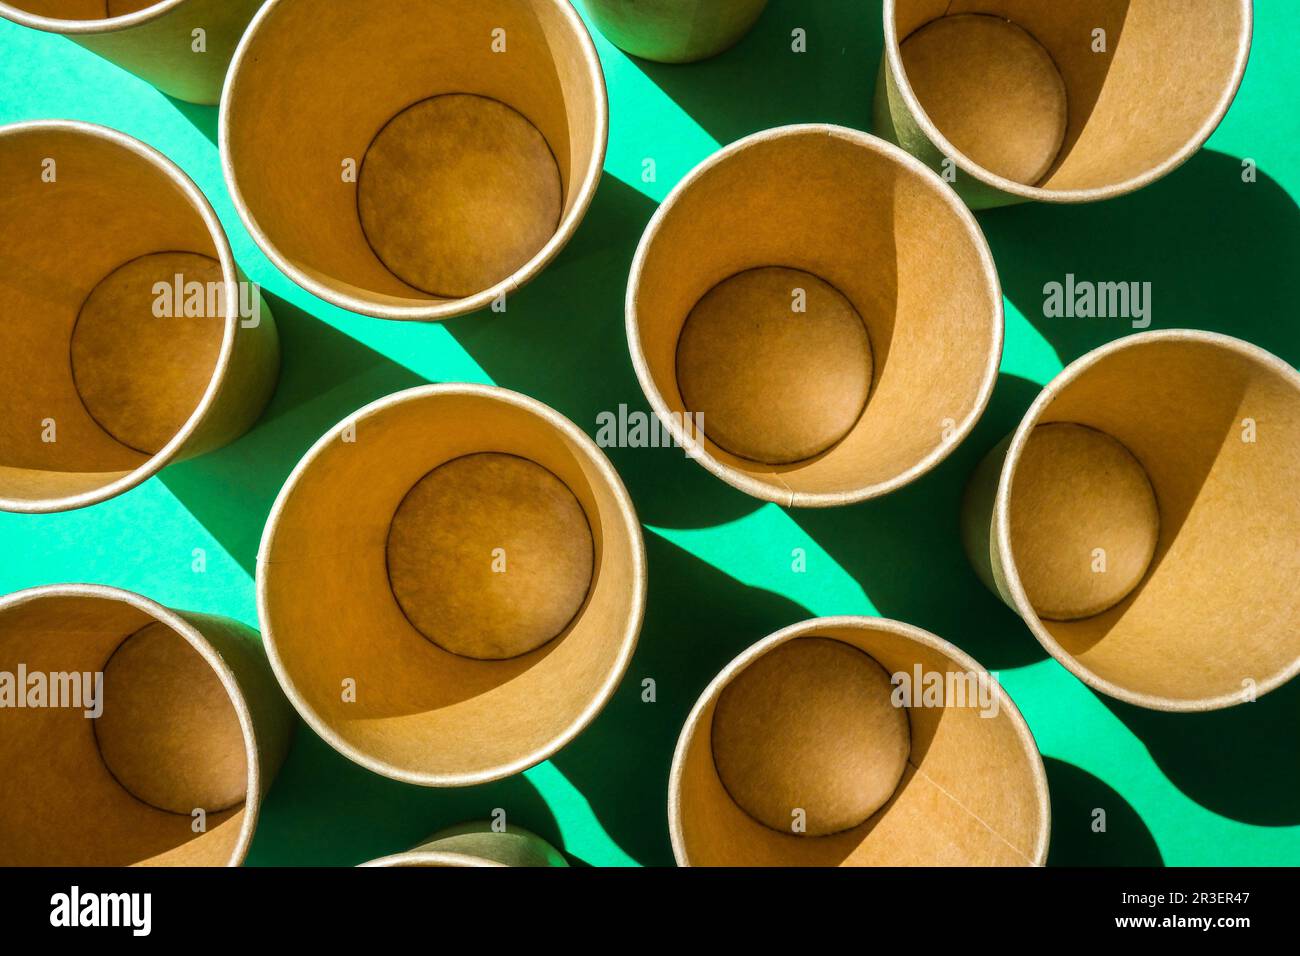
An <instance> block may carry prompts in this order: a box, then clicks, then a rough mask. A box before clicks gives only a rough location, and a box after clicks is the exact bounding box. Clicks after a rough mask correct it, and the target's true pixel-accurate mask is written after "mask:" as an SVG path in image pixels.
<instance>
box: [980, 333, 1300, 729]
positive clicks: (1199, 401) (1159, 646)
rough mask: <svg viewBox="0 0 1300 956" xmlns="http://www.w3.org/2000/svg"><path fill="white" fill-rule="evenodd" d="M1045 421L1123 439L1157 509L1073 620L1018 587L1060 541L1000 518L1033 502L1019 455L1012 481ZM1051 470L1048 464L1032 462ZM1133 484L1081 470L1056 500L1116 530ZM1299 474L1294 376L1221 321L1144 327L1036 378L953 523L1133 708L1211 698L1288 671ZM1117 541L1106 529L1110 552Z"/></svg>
mask: <svg viewBox="0 0 1300 956" xmlns="http://www.w3.org/2000/svg"><path fill="white" fill-rule="evenodd" d="M1060 422H1067V423H1073V424H1076V425H1083V426H1087V427H1088V428H1090V429H1094V430H1096V431H1097V432H1100V433H1102V434H1103V435H1106V436H1109V438H1111V439H1114V440H1115V441H1116V442H1119V443H1120V444H1122V445H1123V447H1124V448H1125V449H1127V451H1128V452H1129V453H1131V455H1132V457H1133V458H1135V459H1136V461H1137V462H1138V463H1139V464H1140V465H1141V467H1142V469H1143V470H1144V472H1145V476H1146V477H1147V478H1148V479H1149V481H1150V485H1151V488H1152V489H1153V490H1154V493H1155V500H1156V504H1157V507H1158V510H1159V537H1158V539H1157V542H1156V546H1155V554H1154V556H1153V557H1152V559H1151V560H1150V562H1149V566H1148V567H1147V570H1146V573H1145V575H1144V576H1143V577H1142V579H1141V581H1140V583H1139V584H1138V585H1137V587H1136V588H1134V589H1132V590H1131V591H1130V592H1129V593H1128V594H1127V596H1126V597H1124V598H1123V600H1121V601H1120V602H1119V603H1118V604H1115V605H1114V606H1113V607H1110V608H1109V609H1107V610H1105V611H1103V612H1101V613H1099V614H1095V615H1093V616H1091V617H1087V618H1085V619H1082V620H1072V621H1054V620H1047V619H1045V618H1043V617H1042V616H1041V615H1040V614H1039V613H1037V612H1036V611H1035V609H1034V606H1033V604H1032V603H1031V601H1030V599H1029V596H1028V593H1027V588H1026V572H1025V568H1026V566H1027V564H1028V563H1029V561H1030V560H1032V561H1034V562H1036V563H1038V562H1043V561H1048V562H1051V564H1052V565H1059V564H1060V563H1061V562H1062V557H1061V555H1060V553H1059V552H1058V553H1056V554H1051V553H1050V551H1049V552H1047V553H1046V554H1044V548H1045V547H1046V545H1047V542H1046V540H1045V537H1044V536H1043V535H1042V534H1041V533H1040V532H1038V531H1034V532H1033V533H1032V534H1023V535H1018V534H1016V533H1014V532H1015V531H1016V529H1018V528H1023V527H1024V526H1025V519H1024V518H1022V517H1021V516H1019V515H1018V513H1017V509H1018V508H1019V507H1020V506H1021V504H1022V503H1024V502H1028V503H1029V504H1030V507H1033V506H1034V505H1035V503H1036V502H1039V501H1041V500H1043V499H1042V497H1041V495H1040V493H1039V492H1038V491H1037V490H1035V489H1034V488H1033V487H1032V486H1033V484H1034V480H1035V479H1034V476H1033V472H1034V470H1035V466H1034V465H1033V463H1032V461H1031V463H1030V466H1029V467H1030V472H1029V474H1030V478H1029V485H1030V488H1029V490H1028V491H1027V492H1022V491H1021V488H1020V481H1021V477H1020V476H1021V475H1022V474H1023V473H1024V469H1025V460H1026V456H1027V454H1029V452H1027V448H1029V447H1030V446H1031V439H1032V438H1034V436H1037V435H1038V434H1040V431H1039V429H1040V428H1041V427H1042V426H1044V425H1049V424H1051V423H1060ZM1035 441H1036V439H1035ZM1060 470H1061V466H1060V464H1058V463H1055V462H1052V463H1049V467H1048V468H1047V469H1046V473H1047V474H1048V475H1052V474H1056V473H1059V472H1060ZM1056 480H1058V481H1059V480H1061V478H1060V477H1059V474H1058V476H1057V478H1056ZM1135 483H1136V480H1135V478H1132V477H1125V476H1123V475H1122V474H1121V475H1117V474H1113V473H1111V474H1104V475H1102V474H1096V473H1094V479H1093V480H1091V481H1090V482H1088V483H1087V487H1086V488H1085V487H1083V485H1082V484H1081V485H1080V486H1079V488H1078V494H1079V496H1080V499H1081V500H1079V501H1077V502H1074V503H1073V504H1072V505H1071V507H1072V509H1073V510H1074V512H1075V513H1076V514H1079V515H1081V516H1082V518H1081V520H1082V522H1083V524H1084V526H1085V527H1094V528H1104V527H1106V526H1107V525H1111V524H1114V525H1116V526H1117V527H1119V529H1120V530H1121V531H1123V532H1124V534H1125V535H1127V534H1129V533H1130V532H1131V528H1129V527H1125V526H1126V525H1131V524H1132V522H1133V517H1132V516H1133V514H1135V513H1138V514H1140V509H1139V510H1138V511H1137V512H1134V510H1133V509H1134V496H1135ZM1298 486H1300V375H1298V374H1297V373H1296V371H1295V370H1294V369H1293V368H1291V367H1290V366H1289V365H1287V364H1286V363H1285V362H1283V361H1281V360H1280V359H1278V358H1276V357H1275V356H1273V355H1270V354H1269V353H1268V352H1265V351H1263V350H1262V349H1259V348H1257V347H1255V346H1253V345H1249V344H1247V343H1245V342H1242V341H1240V340H1238V339H1233V338H1230V337H1228V336H1224V335H1218V334H1213V333H1208V332H1194V331H1183V330H1176V331H1166V332H1145V333H1140V334H1136V335H1132V336H1129V337H1127V338H1124V339H1121V340H1119V341H1117V342H1113V343H1111V344H1109V345H1106V346H1103V347H1102V348H1099V349H1097V350H1095V351H1093V352H1090V353H1088V354H1087V355H1085V356H1084V357H1083V358H1081V359H1079V360H1078V361H1076V362H1074V363H1073V364H1071V365H1070V366H1069V367H1067V368H1066V369H1065V370H1064V371H1063V372H1061V374H1060V375H1059V376H1057V378H1056V379H1054V380H1053V381H1052V382H1051V383H1050V384H1049V385H1048V386H1047V387H1046V388H1045V389H1044V390H1043V392H1042V394H1041V395H1040V397H1039V398H1038V399H1037V400H1036V401H1035V402H1034V404H1033V406H1032V407H1031V408H1030V409H1029V411H1028V413H1027V414H1026V415H1025V417H1024V419H1023V420H1022V422H1021V424H1020V426H1019V427H1018V428H1017V429H1016V431H1015V432H1014V433H1013V434H1012V435H1011V436H1010V437H1009V438H1008V439H1007V440H1005V441H1004V442H1003V443H1001V444H1000V445H999V446H998V447H997V448H995V449H994V450H993V451H992V452H990V454H989V456H988V457H987V458H985V460H984V461H983V462H982V463H981V465H980V466H979V468H978V469H977V471H976V473H975V475H974V476H973V477H972V480H971V484H970V486H969V488H968V490H967V495H966V502H965V504H964V506H963V535H964V539H965V545H966V549H967V553H968V555H969V556H970V559H971V562H972V564H973V565H974V566H975V568H976V570H977V572H978V573H979V574H980V576H981V578H983V580H984V582H985V583H986V584H988V585H989V586H990V587H991V588H993V589H994V590H995V592H996V593H998V594H999V595H1000V596H1001V597H1002V599H1003V600H1004V601H1006V603H1007V604H1008V605H1010V606H1011V607H1012V608H1013V609H1014V610H1015V611H1016V612H1017V613H1018V614H1019V615H1020V616H1021V617H1022V618H1024V620H1025V623H1026V624H1027V625H1028V626H1029V629H1030V630H1031V631H1032V632H1033V634H1034V636H1035V637H1036V638H1038V640H1039V641H1040V643H1042V645H1043V646H1044V647H1045V648H1046V649H1047V650H1048V651H1049V652H1050V653H1051V654H1052V656H1053V657H1055V658H1056V659H1057V660H1059V661H1060V662H1061V663H1062V664H1063V665H1064V666H1065V667H1066V668H1067V669H1069V670H1070V671H1071V672H1072V673H1073V674H1075V675H1076V676H1077V677H1078V678H1079V679H1080V680H1082V681H1083V682H1084V683H1086V684H1088V685H1089V686H1090V687H1092V688H1094V689H1095V690H1098V691H1100V692H1101V693H1104V694H1109V695H1110V696H1112V697H1116V698H1118V699H1120V700H1123V701H1126V702H1128V703H1130V704H1135V705H1137V706H1140V707H1150V708H1154V709H1158V710H1170V711H1204V710H1214V709H1217V708H1222V707H1227V706H1230V705H1232V704H1237V703H1241V702H1242V701H1245V700H1251V699H1254V698H1255V697H1257V696H1258V695H1260V694H1263V693H1266V692H1268V691H1270V690H1272V689H1274V688H1276V687H1278V686H1280V685H1281V684H1282V683H1284V682H1285V681H1287V680H1289V679H1290V678H1291V677H1293V676H1294V675H1295V674H1296V673H1297V672H1300V627H1297V622H1298V621H1300V592H1298V591H1297V589H1296V587H1295V582H1296V580H1297V574H1298V573H1300V553H1298V552H1297V549H1296V547H1295V541H1296V535H1297V529H1300V499H1297V496H1296V493H1295V489H1296V488H1297V487H1298ZM1139 497H1140V496H1139ZM1037 517H1038V516H1037V515H1036V514H1034V513H1033V512H1032V511H1031V512H1030V514H1029V519H1028V520H1029V522H1030V523H1032V522H1033V521H1034V520H1035V519H1036V518H1037ZM1053 518H1054V516H1053V515H1051V514H1047V515H1045V516H1044V520H1053ZM1139 537H1140V536H1139ZM1068 540H1069V539H1066V543H1068ZM1026 547H1028V548H1032V549H1033V550H1029V551H1027V552H1025V553H1022V548H1026ZM1131 547H1132V545H1131V544H1125V543H1121V545H1120V547H1119V552H1120V557H1121V558H1122V559H1124V560H1126V558H1125V554H1124V552H1125V551H1126V549H1128V548H1131ZM1112 560H1113V558H1112ZM1122 564H1123V561H1121V565H1122ZM1040 573H1041V570H1036V571H1034V572H1033V574H1032V575H1030V576H1029V580H1031V581H1032V580H1034V576H1035V575H1038V574H1040ZM1127 573H1128V572H1127V571H1126V572H1125V574H1127ZM1115 590H1117V591H1118V590H1119V588H1116V589H1115Z"/></svg>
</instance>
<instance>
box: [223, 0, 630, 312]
mask: <svg viewBox="0 0 1300 956" xmlns="http://www.w3.org/2000/svg"><path fill="white" fill-rule="evenodd" d="M363 7H364V9H361V8H359V7H357V6H356V5H353V4H347V3H336V2H334V0H271V2H269V3H267V4H266V6H265V7H264V8H263V9H262V11H261V13H259V14H258V16H257V18H256V19H255V20H254V21H253V26H252V28H251V29H250V30H249V32H248V35H247V36H246V37H245V39H244V41H243V43H242V44H241V46H240V49H239V51H238V52H237V53H236V55H235V62H234V66H233V68H232V70H231V78H230V83H229V84H228V85H227V87H226V91H225V95H224V99H223V107H222V111H221V152H222V162H223V165H224V167H225V174H226V181H227V183H228V184H229V187H230V192H231V195H232V196H233V198H234V201H235V207H236V208H237V209H238V210H239V214H240V216H242V217H243V219H244V222H245V224H246V225H247V226H248V229H249V231H250V232H251V233H252V235H253V238H254V239H256V240H257V242H258V244H259V245H260V246H261V247H262V249H263V250H264V251H265V252H266V254H267V255H268V256H269V257H270V258H271V260H272V261H274V262H275V264H276V265H277V266H279V267H280V269H281V270H282V271H283V272H285V273H286V274H287V275H288V276H289V277H290V278H292V279H293V280H294V281H295V282H297V283H298V284H299V285H301V286H303V288H305V289H307V290H309V291H310V292H312V293H314V294H315V295H317V296H320V297H321V298H322V299H325V300H326V301H328V302H331V303H333V304H335V305H338V306H341V307H343V308H346V309H351V310H353V311H355V312H362V313H365V314H367V315H373V316H378V317H380V318H386V319H416V320H424V321H428V320H434V319H445V318H448V317H450V316H453V315H461V314H463V313H466V312H473V311H475V310H476V309H481V308H484V307H486V306H488V305H495V304H496V303H498V302H499V301H500V300H501V299H502V297H503V296H507V295H508V294H509V293H511V292H513V291H514V290H515V289H517V288H519V287H520V286H522V285H523V284H524V283H526V282H527V281H529V280H530V279H532V278H533V277H534V276H535V275H537V273H538V272H540V271H541V269H542V268H543V267H544V266H545V265H546V264H547V263H548V262H550V261H551V259H553V258H554V257H555V256H556V254H557V253H558V252H559V251H560V249H561V248H563V247H564V245H565V244H566V243H567V242H568V241H569V239H570V238H571V237H572V235H573V233H574V231H575V230H576V229H577V227H578V223H579V222H580V221H581V220H582V217H583V215H584V214H585V213H586V210H587V207H588V205H589V204H590V203H591V199H592V197H593V196H594V194H595V191H596V186H597V185H598V183H599V181H600V175H601V167H602V164H603V162H604V156H605V143H606V138H607V134H608V114H607V104H606V97H605V81H604V75H603V74H602V73H601V69H600V61H599V60H598V59H597V57H596V50H595V46H594V45H593V44H592V42H591V37H590V35H589V34H588V33H587V30H586V27H585V26H584V25H583V23H582V20H581V19H580V18H579V17H578V14H577V12H576V11H575V10H574V9H573V7H572V6H571V5H570V3H569V2H568V0H527V2H520V0H440V2H439V3H436V4H430V3H428V2H427V0H368V2H367V3H365V4H364V5H363ZM412 208H423V209H430V210H436V212H437V215H433V214H430V215H421V216H412V215H411V214H410V210H411V209H412Z"/></svg>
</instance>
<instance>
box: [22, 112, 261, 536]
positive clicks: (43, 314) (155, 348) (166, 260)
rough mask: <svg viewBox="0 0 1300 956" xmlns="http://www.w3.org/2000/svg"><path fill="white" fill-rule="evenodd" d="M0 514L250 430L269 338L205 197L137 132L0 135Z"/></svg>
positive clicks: (72, 498) (93, 496) (95, 494)
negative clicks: (139, 138)
mask: <svg viewBox="0 0 1300 956" xmlns="http://www.w3.org/2000/svg"><path fill="white" fill-rule="evenodd" d="M0 248H3V249H4V255H3V256H0V314H3V315H4V316H5V321H4V324H3V326H2V327H0V509H3V510H5V511H19V512H50V511H66V510H69V509H72V508H80V507H83V506H85V505H90V504H95V503H97V502H100V501H104V500H105V499H107V498H111V497H113V496H114V495H119V494H121V493H122V492H124V491H127V490H129V489H131V488H134V487H135V486H136V485H138V484H140V483H141V482H143V481H144V480H145V479H147V478H149V477H150V476H152V475H153V474H155V473H156V472H158V471H159V470H160V469H161V468H162V467H163V466H164V465H166V464H168V463H169V462H172V461H177V460H181V459H185V458H191V457H193V456H195V455H198V454H201V453H203V452H206V451H211V450H213V449H215V448H219V447H221V446H222V445H225V444H227V443H229V442H231V441H233V440H234V439H235V438H237V437H239V436H240V435H241V434H243V433H244V432H245V431H246V430H247V429H248V428H249V427H250V426H251V425H252V424H253V422H254V421H256V419H257V417H258V416H259V415H260V414H261V413H262V409H263V408H264V407H265V405H266V402H267V401H268V400H269V398H270V396H271V393H272V391H274V389H275V381H276V376H277V374H278V371H279V361H280V352H279V340H278V338H277V336H276V330H275V323H274V321H273V320H272V318H271V315H270V312H269V311H267V310H266V308H265V306H264V305H263V303H262V300H261V295H260V293H259V292H258V290H257V289H256V287H254V286H252V285H250V284H249V283H248V282H246V281H245V280H244V278H243V274H242V273H241V272H240V271H239V269H238V268H237V267H236V265H235V261H234V258H233V257H232V255H231V251H230V243H229V242H228V241H227V240H226V235H225V233H224V232H223V231H222V228H221V224H220V222H219V221H218V220H217V216H216V214H215V213H214V212H213V211H212V207H211V206H209V205H208V202H207V200H206V199H204V198H203V195H202V193H200V192H199V190H198V188H197V187H196V186H195V185H194V183H192V182H191V181H190V180H189V178H187V177H186V176H185V174H184V173H182V172H181V171H180V170H179V169H178V168H177V167H176V166H175V165H173V164H172V163H171V162H170V161H168V160H167V159H166V158H165V157H163V156H162V155H161V154H159V153H157V152H155V151H154V150H152V149H150V148H149V147H148V146H145V145H144V144H143V143H140V142H138V141H137V140H134V139H131V138H130V137H128V136H124V135H123V134H121V133H118V132H115V131H113V130H110V129H105V128H104V127H101V126H91V125H89V124H86V123H73V122H40V123H21V124H18V125H15V126H5V127H0Z"/></svg>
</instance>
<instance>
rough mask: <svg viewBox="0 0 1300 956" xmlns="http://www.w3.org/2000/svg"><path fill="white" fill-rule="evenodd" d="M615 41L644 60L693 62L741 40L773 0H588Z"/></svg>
mask: <svg viewBox="0 0 1300 956" xmlns="http://www.w3.org/2000/svg"><path fill="white" fill-rule="evenodd" d="M584 6H585V7H586V9H587V13H588V14H590V16H591V19H592V20H593V21H594V22H595V24H596V26H597V27H598V28H599V29H600V32H601V33H603V34H605V36H606V38H608V40H609V42H610V43H613V44H614V45H615V46H616V47H618V48H619V49H621V50H623V51H624V52H626V53H630V54H632V55H633V56H639V57H641V58H642V59H643V60H656V61H658V62H659V63H693V62H694V61H696V60H703V59H707V58H708V57H711V56H716V55H717V54H719V53H721V52H722V51H723V50H728V49H730V48H731V47H733V46H735V45H736V44H737V43H739V42H740V40H741V38H742V37H744V35H745V34H746V33H748V32H749V31H750V30H751V29H752V28H753V26H754V24H755V23H756V22H757V21H758V18H759V17H760V16H762V15H763V10H764V9H765V8H766V7H767V0H584Z"/></svg>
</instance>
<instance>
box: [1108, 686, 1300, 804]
mask: <svg viewBox="0 0 1300 956" xmlns="http://www.w3.org/2000/svg"><path fill="white" fill-rule="evenodd" d="M1098 699H1099V700H1100V701H1101V702H1102V703H1103V704H1105V705H1106V706H1107V707H1108V708H1110V711H1111V713H1113V714H1114V715H1115V716H1116V717H1118V718H1119V719H1120V720H1121V721H1122V722H1123V723H1124V725H1125V726H1126V727H1128V729H1129V730H1131V731H1132V732H1133V734H1134V735H1135V736H1136V737H1137V738H1138V739H1139V740H1141V741H1142V742H1143V743H1144V744H1145V745H1146V748H1147V750H1148V751H1149V752H1150V753H1151V758H1152V759H1153V760H1154V761H1155V762H1156V765H1157V766H1158V767H1159V768H1160V769H1161V771H1162V772H1163V773H1164V775H1165V776H1166V777H1168V778H1169V781H1170V782H1171V783H1172V784H1173V785H1174V786H1175V787H1177V788H1178V789H1179V790H1181V791H1182V792H1183V793H1184V794H1186V795H1187V796H1188V797H1189V798H1190V799H1192V800H1195V801H1196V802H1197V803H1199V804H1200V805H1201V806H1203V807H1205V808H1206V809H1207V810H1212V811H1213V812H1215V813H1217V814H1219V815H1220V816H1225V817H1229V818H1231V819H1233V820H1239V821H1241V822H1242V823H1249V824H1253V825H1255V826H1267V827H1287V826H1296V825H1297V824H1300V796H1297V795H1300V680H1293V681H1291V682H1290V683H1288V684H1285V685H1283V686H1282V687H1279V688H1278V689H1277V690H1275V691H1273V692H1272V693H1269V694H1265V695H1264V696H1263V697H1260V698H1259V699H1258V700H1256V701H1254V702H1253V703H1245V704H1239V705H1237V706H1235V707H1229V708H1227V709H1225V710H1216V711H1211V712H1209V713H1204V714H1173V713H1166V712H1164V711H1158V710H1146V709H1144V708H1141V707H1134V706H1132V705H1131V704H1125V703H1123V702H1121V701H1117V700H1112V699H1111V698H1109V697H1106V696H1103V695H1098Z"/></svg>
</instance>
